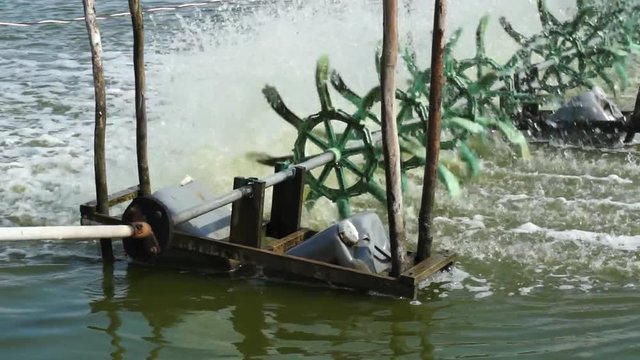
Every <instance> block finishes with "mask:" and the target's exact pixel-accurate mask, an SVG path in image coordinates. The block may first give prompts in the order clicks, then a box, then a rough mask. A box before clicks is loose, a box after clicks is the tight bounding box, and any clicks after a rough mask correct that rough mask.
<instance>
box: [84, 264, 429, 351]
mask: <svg viewBox="0 0 640 360" xmlns="http://www.w3.org/2000/svg"><path fill="white" fill-rule="evenodd" d="M101 287H102V293H101V295H102V296H101V298H99V299H96V300H94V301H92V302H91V303H90V307H91V312H92V313H103V314H105V316H106V320H107V326H106V327H98V326H92V327H91V329H93V330H98V331H102V332H104V333H106V334H107V335H108V336H109V342H110V346H111V347H112V352H111V358H112V359H114V360H121V359H123V358H124V357H125V353H127V350H128V349H127V348H126V347H125V346H124V345H123V338H122V336H123V334H126V333H127V332H129V331H131V330H129V329H128V328H126V326H127V319H128V318H130V317H131V313H137V314H141V315H142V316H143V317H144V318H145V319H146V321H147V323H148V325H149V328H150V332H149V334H146V335H145V334H137V335H136V336H137V337H139V338H141V339H144V340H145V341H146V342H148V343H149V344H152V346H151V348H150V349H149V350H148V354H147V355H146V359H149V360H151V359H157V358H159V356H160V354H161V353H162V352H163V349H165V350H166V347H169V346H170V347H175V346H176V345H178V346H180V345H181V344H171V342H170V341H168V340H167V339H166V338H165V336H166V331H167V330H168V329H173V328H175V327H176V326H177V325H179V324H180V323H182V322H184V321H188V319H191V320H192V319H193V314H198V313H207V312H219V311H223V313H224V311H226V313H227V314H230V318H229V319H225V320H228V321H229V322H230V323H231V326H232V328H233V330H234V331H235V332H236V333H237V334H238V335H240V336H239V340H237V341H232V342H231V344H232V345H233V347H235V350H236V351H237V352H238V353H239V354H242V355H241V356H243V357H244V358H247V359H249V358H266V357H271V358H278V357H279V356H287V355H289V356H292V355H296V356H330V357H332V358H336V359H359V358H376V357H385V358H388V357H392V358H395V357H406V356H409V358H413V357H416V358H422V359H429V358H432V357H433V351H434V347H433V345H432V344H431V342H430V338H431V333H432V329H431V328H432V326H434V321H433V313H434V312H436V311H437V310H439V309H438V306H433V305H432V304H428V305H425V304H422V305H411V304H410V302H409V301H408V300H406V299H393V298H388V297H381V296H371V295H367V294H363V293H355V292H348V291H344V290H336V289H329V288H326V287H318V286H305V285H300V284H292V283H282V282H276V281H268V280H264V279H256V278H247V277H241V278H231V277H230V276H229V275H224V276H221V275H202V274H195V273H187V274H185V273H181V272H179V271H176V270H163V269H152V268H145V267H140V266H135V265H128V266H126V268H125V269H118V268H116V269H114V268H113V267H109V266H105V267H104V270H103V280H102V282H101ZM212 336H213V335H212ZM215 340H218V339H215V338H212V341H215ZM205 341H206V340H205ZM129 350H130V352H133V351H134V349H129ZM172 351H175V349H172ZM194 351H200V350H197V349H196V350H194ZM135 352H136V353H138V352H139V349H136V351H135ZM131 356H132V355H129V357H131ZM211 356H212V354H211V353H206V355H204V356H203V357H207V358H211ZM165 357H166V355H165ZM189 358H196V357H194V356H189Z"/></svg>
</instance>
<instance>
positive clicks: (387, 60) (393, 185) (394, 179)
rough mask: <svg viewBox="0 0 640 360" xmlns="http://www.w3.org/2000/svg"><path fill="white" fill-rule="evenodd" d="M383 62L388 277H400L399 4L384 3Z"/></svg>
mask: <svg viewBox="0 0 640 360" xmlns="http://www.w3.org/2000/svg"><path fill="white" fill-rule="evenodd" d="M383 31H384V36H383V40H382V59H380V65H381V69H380V70H381V73H380V84H381V89H382V102H381V106H382V138H383V142H382V147H383V151H384V160H385V178H386V185H387V213H388V216H389V235H390V236H389V237H390V240H391V257H392V260H391V276H399V275H400V274H401V273H402V271H404V268H405V265H406V257H407V254H406V253H407V252H406V248H405V241H406V239H405V238H406V235H405V227H404V213H403V207H402V184H401V175H402V174H401V169H400V144H399V142H398V127H397V124H396V117H395V111H394V104H395V92H396V84H395V75H396V74H395V72H396V63H397V59H398V2H397V0H384V2H383Z"/></svg>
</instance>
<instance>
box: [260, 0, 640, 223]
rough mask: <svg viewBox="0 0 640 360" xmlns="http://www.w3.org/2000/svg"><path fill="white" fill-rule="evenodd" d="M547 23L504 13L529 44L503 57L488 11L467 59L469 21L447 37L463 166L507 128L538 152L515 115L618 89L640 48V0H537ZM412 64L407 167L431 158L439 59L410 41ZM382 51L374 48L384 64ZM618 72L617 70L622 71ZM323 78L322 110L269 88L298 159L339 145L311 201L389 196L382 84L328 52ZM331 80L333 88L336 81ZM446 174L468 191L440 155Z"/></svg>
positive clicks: (449, 110)
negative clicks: (344, 68)
mask: <svg viewBox="0 0 640 360" xmlns="http://www.w3.org/2000/svg"><path fill="white" fill-rule="evenodd" d="M537 5H538V16H539V18H540V21H541V24H542V31H541V32H540V33H537V34H534V35H532V36H529V37H527V36H525V35H523V34H521V33H519V32H518V31H517V30H516V29H515V27H514V26H513V25H511V24H510V23H509V22H508V21H507V20H506V18H504V17H503V18H500V25H501V26H502V28H503V29H504V31H505V32H506V33H507V34H508V35H509V36H510V37H511V38H512V39H513V40H514V41H515V42H516V43H517V44H518V45H519V46H520V48H519V49H518V50H517V51H516V52H515V53H514V54H513V55H512V56H511V57H510V58H509V59H508V60H507V61H506V62H505V63H503V64H501V63H499V62H497V61H496V60H494V59H492V58H491V57H489V56H488V55H487V52H486V41H487V40H486V31H487V25H488V23H489V18H488V17H487V16H485V17H483V18H482V19H481V20H480V23H479V25H478V27H477V29H476V33H475V39H476V52H475V55H474V56H473V57H471V58H468V59H462V60H459V59H456V58H455V57H454V55H453V52H454V49H455V47H456V45H457V43H458V40H459V39H460V37H461V34H462V29H458V30H457V31H455V33H454V34H453V36H452V37H451V38H450V39H449V41H448V42H447V44H446V46H445V70H444V75H445V87H444V95H443V118H442V131H443V136H442V140H441V144H440V146H441V149H442V150H444V151H448V152H450V153H452V154H454V156H455V157H456V158H457V159H458V160H459V163H461V164H463V166H464V167H465V171H464V172H463V175H462V176H469V177H472V176H476V175H478V174H479V173H480V162H479V160H478V156H477V154H476V153H475V152H474V150H473V148H472V146H470V142H469V140H470V139H471V138H473V137H487V135H488V134H489V133H490V132H496V131H497V132H498V133H500V134H501V135H502V137H503V138H504V139H506V140H507V141H508V142H510V143H512V144H514V145H515V146H516V147H518V148H519V152H520V154H521V156H522V157H523V158H525V159H526V158H527V157H528V156H529V149H528V146H527V141H526V139H525V137H524V135H523V134H522V133H521V132H520V131H519V130H518V129H517V128H516V126H515V125H514V123H513V120H514V119H516V118H517V117H518V116H519V115H520V114H521V112H522V110H523V107H524V106H526V105H530V104H538V105H545V104H550V103H551V102H553V101H557V100H559V99H562V98H563V97H564V96H565V94H566V93H567V92H568V91H571V90H574V89H583V88H590V87H592V86H594V85H596V84H600V83H604V85H605V86H606V87H607V88H608V89H609V90H610V91H612V92H613V93H614V94H617V87H616V84H618V83H619V84H620V86H621V87H622V88H623V89H624V87H625V86H626V85H627V84H628V75H627V70H626V69H627V63H628V59H629V58H630V55H631V54H632V53H638V52H639V51H640V45H638V43H639V42H640V32H639V31H637V27H638V24H639V22H640V4H638V3H637V1H633V0H614V1H607V2H604V1H596V0H591V1H590V0H578V1H577V11H576V14H575V16H574V17H573V18H572V19H569V20H566V21H560V20H558V19H557V18H556V17H554V16H553V14H551V13H550V12H549V10H548V9H547V7H546V3H545V1H544V0H538V1H537ZM402 58H403V61H404V63H405V65H406V67H407V70H408V73H409V80H408V82H407V85H406V87H405V88H404V89H400V88H398V89H397V90H396V94H395V95H396V100H397V109H398V110H397V116H396V122H397V126H398V138H399V142H400V148H401V152H402V159H401V161H402V171H403V174H405V175H406V173H407V171H409V170H411V169H414V168H417V167H421V166H423V165H424V164H425V158H426V150H425V148H426V144H425V141H426V136H425V134H426V128H427V114H428V112H429V100H428V99H429V86H430V69H428V68H427V69H422V70H421V69H419V68H418V66H417V65H416V55H415V53H414V52H413V50H412V49H411V47H410V46H406V47H404V49H403V52H402ZM379 59H380V54H379V52H377V53H376V55H375V63H376V69H377V70H378V75H379V73H380V64H379ZM612 73H615V74H616V76H617V79H615V80H614V78H613V76H612ZM315 74H316V75H315V83H316V89H317V92H318V96H319V99H320V104H321V108H320V111H319V112H317V113H315V114H312V115H309V116H306V117H299V116H298V115H296V114H295V113H294V112H293V111H292V110H290V109H289V108H288V107H287V106H286V105H285V103H284V101H283V100H282V97H281V96H280V94H279V93H278V91H277V90H276V89H275V88H274V87H272V86H265V88H264V89H263V93H264V95H265V97H266V99H267V101H268V102H269V104H270V105H271V107H272V108H273V109H274V110H275V111H276V112H277V113H278V114H279V115H280V116H281V117H282V118H283V119H284V120H285V121H287V122H288V123H289V124H290V125H292V126H293V127H295V128H296V130H297V131H298V136H297V138H296V140H295V142H294V146H293V156H292V158H291V161H292V162H293V163H298V162H301V161H304V160H306V159H308V158H310V157H312V156H315V155H318V154H320V153H323V152H327V151H331V152H334V153H335V158H336V160H335V161H334V162H333V163H331V164H328V165H326V166H324V167H323V168H321V169H317V170H316V171H312V172H311V173H310V174H308V176H307V184H308V185H309V193H308V196H307V200H308V201H309V204H313V202H314V201H315V200H317V199H319V198H320V197H325V198H327V199H329V200H331V201H333V202H334V203H337V204H338V208H339V211H340V215H341V217H346V216H349V214H350V208H349V199H350V198H352V197H355V196H359V195H362V194H370V195H372V196H373V197H374V198H376V199H378V200H380V201H384V199H385V191H384V185H383V183H382V182H381V179H383V178H384V176H380V174H379V173H380V170H381V169H382V167H381V162H382V161H383V155H382V145H381V136H380V126H381V124H380V118H379V117H378V116H377V115H376V110H377V109H379V102H380V98H381V91H380V86H375V87H374V88H372V89H371V90H370V91H368V92H367V93H366V94H364V95H363V96H360V95H358V94H357V93H356V92H354V91H353V90H351V88H350V87H349V86H348V85H347V84H346V82H345V81H344V79H343V77H342V76H341V75H340V74H339V73H338V72H337V71H336V70H335V69H331V68H330V65H329V60H328V58H327V57H322V58H320V59H319V60H318V62H317V66H316V72H315ZM331 89H332V90H331ZM332 93H334V94H338V95H339V96H341V97H343V98H344V99H345V100H346V101H347V102H349V103H351V104H353V105H354V106H355V108H356V110H355V111H352V112H347V111H344V110H341V109H337V108H336V107H335V106H334V105H333V101H332V98H331V94H332ZM437 170H438V175H439V178H440V180H441V182H442V183H443V184H444V185H445V187H446V189H447V191H448V192H449V193H450V194H451V195H452V196H457V195H458V194H459V193H460V181H459V176H461V175H460V174H458V175H456V174H454V171H452V169H451V162H450V161H449V162H447V161H442V160H441V162H440V164H439V165H438V169H437Z"/></svg>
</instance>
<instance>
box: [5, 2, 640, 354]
mask: <svg viewBox="0 0 640 360" xmlns="http://www.w3.org/2000/svg"><path fill="white" fill-rule="evenodd" d="M174 3H179V2H178V1H174ZM145 4H147V5H148V6H155V5H157V4H166V2H160V1H148V2H146V3H145ZM274 4H275V5H274ZM371 4H372V3H371V2H365V1H349V2H346V1H345V2H340V1H328V0H327V1H318V2H314V3H312V4H311V3H309V4H308V3H306V2H300V1H289V2H275V1H274V2H266V1H238V2H233V3H227V4H226V5H224V4H223V5H213V6H212V5H210V6H209V7H207V8H205V9H203V10H202V11H201V12H194V11H192V10H182V11H180V12H179V13H177V14H176V13H166V14H160V13H158V14H155V15H154V16H153V17H151V18H147V36H148V40H147V41H148V45H149V46H148V51H147V60H148V68H147V71H148V85H149V93H150V95H149V100H148V104H149V111H150V116H149V118H150V124H149V126H150V136H151V138H150V151H151V154H152V156H151V162H152V163H151V168H152V182H153V185H154V187H155V188H158V187H160V186H163V185H167V184H175V183H176V182H177V181H179V180H180V179H181V178H182V177H183V176H184V175H185V174H189V175H191V176H193V177H195V178H197V179H200V180H202V181H204V182H206V183H207V184H208V185H209V186H211V187H212V188H213V189H215V190H216V191H218V192H222V191H226V190H228V189H229V188H230V187H231V180H232V177H233V176H234V175H246V176H260V175H263V174H266V173H269V172H271V170H270V169H267V168H260V167H257V166H256V165H254V164H253V163H251V162H250V161H248V160H247V159H246V158H245V153H246V152H248V151H268V152H271V153H273V154H285V153H287V151H289V149H290V148H291V146H292V139H293V136H294V133H293V130H292V129H289V128H288V127H287V125H286V124H283V122H282V121H281V120H280V119H279V118H278V117H277V116H276V115H274V114H273V113H272V112H271V110H270V109H269V107H268V105H267V104H266V102H265V101H264V100H263V99H262V94H261V93H260V89H261V88H262V86H263V85H264V84H265V83H270V84H273V85H277V87H278V88H279V89H280V90H281V92H282V94H283V96H284V97H285V98H286V99H287V103H288V104H290V106H291V107H292V108H293V109H295V111H297V112H299V113H300V114H308V113H312V112H315V111H317V109H318V104H317V102H316V100H315V99H316V95H315V89H314V87H313V82H312V80H313V69H314V63H315V60H316V59H317V57H318V56H319V55H321V54H324V53H328V54H330V57H331V60H332V64H333V65H334V66H335V67H336V68H338V69H340V70H341V72H342V73H343V74H346V77H347V80H348V81H349V83H350V84H353V86H354V87H355V88H356V89H357V90H359V91H360V92H362V91H365V90H368V89H369V88H370V87H371V86H372V84H373V83H374V82H375V71H374V67H373V61H372V58H373V55H372V54H373V49H374V48H375V46H376V44H377V42H378V40H379V35H378V34H379V33H380V19H381V18H380V12H379V6H378V5H371ZM374 4H375V2H374ZM98 5H99V9H98V10H99V12H102V13H115V12H120V11H126V3H124V2H122V1H115V0H112V1H107V2H100V3H99V4H98ZM552 5H553V6H552V8H553V10H554V11H556V12H557V13H558V14H560V15H563V14H565V15H566V14H570V13H571V11H572V10H571V9H572V7H573V2H572V1H568V0H567V1H558V2H554V4H552ZM214 10H215V11H214ZM409 10H410V13H407V11H409ZM485 12H488V13H490V14H491V15H492V19H493V21H492V24H493V25H492V26H493V30H491V31H493V35H494V36H496V39H502V38H501V37H500V35H498V34H499V31H498V30H497V29H498V28H497V25H496V23H497V18H498V17H499V16H500V15H506V16H508V17H511V18H512V19H519V21H515V23H517V24H520V25H521V26H522V27H523V29H528V30H530V31H531V32H533V31H536V29H537V28H536V27H537V26H539V25H538V23H537V21H538V20H537V18H536V16H534V14H535V4H531V3H530V2H528V1H524V0H523V1H514V2H503V1H499V0H494V1H484V2H470V1H466V0H457V1H451V4H450V16H449V21H450V24H451V27H454V26H465V28H466V29H468V30H467V32H466V33H467V35H468V36H467V38H465V39H463V41H462V46H461V49H460V52H461V53H465V52H470V51H472V50H473V48H472V46H471V44H472V41H473V37H472V33H473V31H472V30H471V29H473V28H475V25H476V24H477V20H478V18H479V17H480V16H481V15H482V14H484V13H485ZM81 14H82V9H81V6H80V3H78V4H71V3H67V2H62V1H52V2H50V3H47V4H46V5H43V4H33V3H30V2H24V1H18V2H16V1H13V2H9V1H5V0H0V21H32V20H40V19H46V18H60V19H62V18H73V17H77V16H81ZM402 16H403V18H402V19H403V21H402V24H403V25H402V26H403V29H402V32H403V33H406V32H412V33H413V35H414V41H416V42H417V43H418V44H419V43H420V41H422V42H424V44H428V38H427V36H428V35H429V30H428V29H429V27H430V23H429V22H427V21H425V20H424V19H430V18H431V16H430V9H427V8H424V9H422V8H420V6H418V4H414V5H413V6H409V5H407V4H403V11H402ZM101 26H102V29H103V41H104V47H105V51H106V53H105V66H106V72H107V77H108V94H109V99H108V101H109V114H108V115H109V122H110V126H109V129H108V140H107V142H108V147H109V150H108V159H109V163H108V172H109V176H110V182H109V186H110V189H111V190H113V191H115V190H119V189H121V188H124V187H125V186H130V185H132V184H134V183H135V182H136V175H135V153H134V151H135V150H134V148H135V147H134V146H133V145H134V144H133V138H134V135H133V132H132V130H133V128H132V123H133V112H134V108H133V92H132V68H131V65H130V56H131V54H130V33H129V24H128V22H127V20H126V19H124V20H122V19H111V20H105V21H103V22H102V23H101ZM490 29H491V28H490ZM87 43H88V41H87V38H86V33H85V29H84V26H83V24H82V23H77V24H71V25H62V26H40V27H29V28H14V27H12V28H7V27H0V183H2V184H3V186H2V187H0V225H2V226H12V225H32V224H68V223H77V222H78V211H77V206H78V205H79V204H80V203H82V202H84V201H87V200H89V199H90V198H92V196H93V178H92V176H93V175H92V156H91V148H92V139H91V134H92V131H93V90H92V83H91V64H90V58H89V56H88V46H87ZM465 44H466V45H465ZM512 46H513V44H509V43H508V42H505V41H502V40H497V41H495V42H494V43H493V45H492V46H491V47H490V49H489V51H491V52H493V53H495V54H503V53H510V52H511V51H512V50H513V49H512ZM427 47H428V45H425V48H427ZM422 55H423V57H424V59H428V56H426V54H422ZM425 61H426V60H425ZM619 102H620V103H622V104H624V105H625V106H628V105H629V99H628V98H622V99H620V100H619ZM532 150H533V158H532V159H531V160H530V161H528V162H524V161H522V160H520V159H518V158H517V157H516V156H514V155H513V154H512V152H511V151H510V150H509V149H508V148H506V147H504V146H502V145H498V146H496V147H491V148H489V149H487V150H486V151H485V153H484V154H483V158H484V163H483V168H484V169H483V173H482V176H481V177H479V178H477V179H474V180H473V181H470V182H468V183H466V184H465V186H464V193H463V196H462V197H461V198H460V199H450V198H448V197H447V196H446V195H445V194H444V193H439V194H438V204H437V209H436V214H437V216H438V217H437V218H436V225H437V232H436V246H437V247H438V248H447V249H452V250H454V251H456V252H457V253H458V254H459V262H458V263H457V264H456V266H455V268H454V269H453V271H452V272H451V273H447V274H441V275H439V276H437V277H436V278H434V279H433V281H432V282H431V283H428V284H425V287H424V289H423V290H422V291H421V293H420V295H419V298H418V300H419V301H418V302H410V301H409V300H406V299H393V298H389V297H383V296H375V295H366V294H361V293H353V292H348V291H343V290H338V289H330V288H325V287H319V286H308V285H303V284H288V283H282V282H277V281H272V280H266V279H262V278H244V277H242V275H235V277H233V278H230V277H229V276H227V275H204V274H199V273H192V272H181V271H177V270H168V269H149V268H144V267H140V266H135V265H130V264H128V263H127V262H126V261H125V260H124V257H123V254H122V253H121V252H119V255H120V259H122V260H120V261H118V262H117V263H116V265H115V267H114V268H113V269H103V267H102V264H101V262H100V258H99V256H98V250H97V245H96V244H95V243H94V242H91V241H85V242H80V243H73V244H69V243H58V242H44V243H31V242H30V243H10V244H6V243H5V244H3V245H0V359H3V360H4V359H87V358H95V359H103V358H107V359H108V358H112V359H141V358H148V359H176V358H184V359H217V358H222V357H226V358H243V357H245V358H274V359H275V358H277V359H280V358H292V359H295V358H300V357H311V358H336V359H369V358H406V359H414V358H424V359H429V358H436V359H450V358H490V359H493V358H507V359H512V358H516V357H518V358H520V357H529V358H533V359H564V358H594V359H602V358H611V359H636V358H638V357H640V346H639V345H638V343H639V341H638V340H640V326H639V325H638V322H639V320H640V315H638V314H639V313H640V312H639V311H638V310H640V306H639V305H638V303H639V300H640V299H639V298H640V296H639V295H638V287H639V286H640V282H639V281H638V276H639V275H640V258H639V256H638V247H639V246H640V235H638V234H640V225H639V224H638V221H637V218H638V211H639V210H640V188H638V183H640V167H639V166H638V155H639V154H638V149H637V147H636V146H631V147H627V148H624V149H616V150H608V151H595V150H590V151H585V150H579V149H570V148H554V147H541V146H535V147H533V149H532ZM418 183H419V181H414V182H412V183H410V184H409V189H408V192H407V199H406V206H407V212H406V216H407V221H408V223H409V232H410V234H411V235H412V236H413V237H414V238H415V234H416V229H415V223H416V219H417V214H418V208H419V195H420V191H421V189H420V187H419V186H418V185H416V184H418ZM358 204H359V206H360V207H361V208H377V207H378V205H376V203H375V202H374V201H373V200H370V199H366V198H365V199H361V200H360V201H358ZM334 211H335V210H334V209H333V208H330V207H322V206H320V207H316V208H315V209H314V211H312V212H308V213H305V222H306V223H307V224H308V225H311V226H318V227H319V226H322V225H324V224H327V223H328V222H330V221H331V220H332V219H333V218H334ZM381 214H382V213H381ZM382 215H383V214H382ZM383 216H384V215H383Z"/></svg>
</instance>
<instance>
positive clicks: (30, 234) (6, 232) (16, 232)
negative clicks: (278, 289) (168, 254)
mask: <svg viewBox="0 0 640 360" xmlns="http://www.w3.org/2000/svg"><path fill="white" fill-rule="evenodd" d="M133 233H134V230H133V227H132V226H129V225H95V226H30V227H8V228H0V241H18V240H78V239H101V238H125V237H130V236H133Z"/></svg>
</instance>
